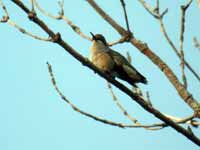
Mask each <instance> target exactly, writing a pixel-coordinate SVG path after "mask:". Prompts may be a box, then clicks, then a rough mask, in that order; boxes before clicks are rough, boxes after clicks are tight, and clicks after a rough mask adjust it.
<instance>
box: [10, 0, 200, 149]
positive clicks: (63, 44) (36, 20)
mask: <svg viewBox="0 0 200 150" xmlns="http://www.w3.org/2000/svg"><path fill="white" fill-rule="evenodd" d="M11 1H12V2H13V3H14V4H16V5H17V6H18V7H19V8H21V10H23V11H24V12H25V13H26V14H27V15H28V17H29V19H30V21H32V22H34V23H35V24H37V25H38V26H40V27H41V28H42V29H43V30H44V31H45V32H46V33H47V34H48V35H49V36H50V37H51V38H52V39H53V40H54V42H55V43H56V44H58V45H60V46H61V47H63V49H64V50H65V51H67V52H68V53H70V54H71V55H72V56H73V57H74V58H76V59H77V60H78V61H80V62H81V63H82V64H83V65H85V66H87V67H88V68H90V69H91V70H93V71H95V72H96V73H97V74H98V75H100V76H101V77H103V78H104V79H106V80H107V81H109V82H110V83H112V84H113V85H114V86H116V87H117V88H119V89H120V90H121V91H122V92H124V93H126V94H127V95H128V96H129V97H130V98H131V99H132V100H134V101H135V102H137V103H138V104H139V105H140V106H141V107H143V108H144V109H145V110H146V111H148V112H149V113H152V114H153V115H154V116H155V117H157V118H159V119H160V120H162V121H163V122H165V123H166V124H167V125H169V126H171V127H172V128H173V129H175V130H176V131H178V132H179V133H181V134H182V135H184V136H185V137H187V138H188V139H190V140H191V141H192V142H193V143H195V144H197V145H200V139H199V138H198V137H197V136H195V135H194V134H191V132H189V131H188V130H186V129H185V128H183V127H181V126H180V125H178V124H177V123H175V122H174V121H172V120H171V119H169V118H167V117H166V116H165V115H164V114H162V113H161V112H160V111H158V110H157V109H155V108H153V107H151V106H150V105H149V104H148V103H147V102H146V101H145V100H144V99H143V98H142V97H139V96H138V95H135V94H134V93H133V92H132V91H131V90H129V89H128V88H127V87H126V86H124V85H123V84H122V83H120V82H118V81H116V80H115V79H113V78H112V77H110V76H109V75H107V74H106V73H104V72H102V71H101V70H99V69H98V68H97V67H96V66H95V65H93V64H92V63H91V62H90V61H88V59H86V58H85V57H83V56H82V55H80V54H79V53H78V52H77V51H76V50H75V49H73V48H72V47H71V46H70V45H69V44H68V43H67V42H65V41H64V40H63V39H62V37H61V35H60V33H57V34H56V33H54V32H53V31H52V30H51V29H50V28H49V27H48V26H47V25H46V24H45V23H44V22H43V21H42V20H41V19H39V18H38V17H37V15H32V14H31V11H30V10H29V9H28V8H27V7H26V6H25V5H24V3H23V2H21V1H19V0H11ZM104 14H105V13H104ZM117 25H118V24H117ZM118 26H119V25H118ZM119 27H120V26H119ZM120 28H121V29H123V28H122V27H120ZM123 30H124V29H123ZM118 32H120V31H118ZM183 90H184V89H183ZM190 99H191V98H190ZM191 100H193V99H191ZM194 101H195V100H194Z"/></svg>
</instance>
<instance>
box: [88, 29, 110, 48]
mask: <svg viewBox="0 0 200 150" xmlns="http://www.w3.org/2000/svg"><path fill="white" fill-rule="evenodd" d="M90 34H91V35H92V41H96V42H100V43H102V44H104V45H105V46H108V43H107V42H106V39H105V38H104V36H103V35H102V34H95V35H94V34H93V33H92V32H90Z"/></svg>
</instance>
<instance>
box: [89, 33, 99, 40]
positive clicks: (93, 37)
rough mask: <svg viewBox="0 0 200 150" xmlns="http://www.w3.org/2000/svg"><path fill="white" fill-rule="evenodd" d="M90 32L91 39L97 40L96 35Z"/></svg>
mask: <svg viewBox="0 0 200 150" xmlns="http://www.w3.org/2000/svg"><path fill="white" fill-rule="evenodd" d="M90 34H91V35H92V40H95V41H96V40H97V39H96V37H95V36H94V34H93V33H92V32H90Z"/></svg>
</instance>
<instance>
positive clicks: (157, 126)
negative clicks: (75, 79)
mask: <svg viewBox="0 0 200 150" xmlns="http://www.w3.org/2000/svg"><path fill="white" fill-rule="evenodd" d="M47 66H48V72H49V75H50V77H51V82H52V84H53V86H54V88H55V90H56V92H57V93H58V94H59V96H60V97H61V98H62V99H63V100H64V101H65V102H66V103H67V104H68V105H69V106H70V107H71V108H72V109H73V110H74V111H76V112H78V113H80V114H82V115H84V116H86V117H89V118H92V119H94V120H96V121H99V122H101V123H105V124H108V125H112V126H117V127H120V128H144V129H148V130H160V129H162V128H164V127H167V126H168V125H167V124H165V123H155V124H151V125H142V124H135V125H129V124H124V123H118V122H114V121H111V120H107V119H104V118H101V117H98V116H95V115H93V114H90V113H88V112H85V111H83V110H81V109H79V108H78V107H77V106H75V105H74V104H73V103H72V102H71V101H70V100H69V99H67V98H66V96H64V94H62V92H61V91H60V90H59V88H58V86H57V83H56V80H55V77H54V74H53V70H52V67H51V65H50V64H49V63H48V62H47ZM167 117H168V118H171V119H172V120H174V121H175V122H176V123H178V124H179V123H180V124H181V123H189V121H190V120H192V118H193V117H192V116H191V117H186V118H184V119H180V118H177V117H173V116H169V115H168V116H167ZM193 125H196V126H199V125H200V123H199V122H196V121H194V122H193Z"/></svg>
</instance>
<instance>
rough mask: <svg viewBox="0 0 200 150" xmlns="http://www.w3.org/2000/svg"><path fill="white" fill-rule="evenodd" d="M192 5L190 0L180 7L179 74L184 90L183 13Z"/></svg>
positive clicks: (185, 81) (185, 80) (185, 82)
mask: <svg viewBox="0 0 200 150" xmlns="http://www.w3.org/2000/svg"><path fill="white" fill-rule="evenodd" d="M191 3H192V0H190V1H189V2H188V3H187V4H186V5H185V6H181V23H180V26H181V27H180V38H179V41H180V42H179V43H180V45H179V48H180V55H181V64H180V66H181V73H182V80H183V83H184V86H185V88H187V79H186V76H185V71H184V69H185V65H184V60H185V58H184V51H183V41H184V31H185V13H186V10H187V8H188V7H189V6H190V4H191Z"/></svg>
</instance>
